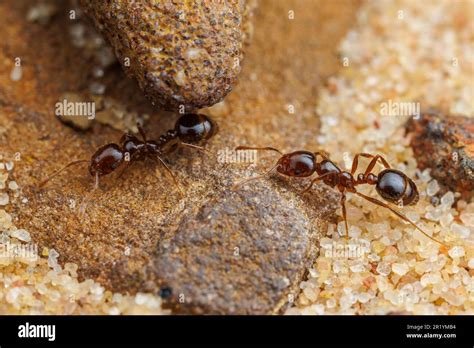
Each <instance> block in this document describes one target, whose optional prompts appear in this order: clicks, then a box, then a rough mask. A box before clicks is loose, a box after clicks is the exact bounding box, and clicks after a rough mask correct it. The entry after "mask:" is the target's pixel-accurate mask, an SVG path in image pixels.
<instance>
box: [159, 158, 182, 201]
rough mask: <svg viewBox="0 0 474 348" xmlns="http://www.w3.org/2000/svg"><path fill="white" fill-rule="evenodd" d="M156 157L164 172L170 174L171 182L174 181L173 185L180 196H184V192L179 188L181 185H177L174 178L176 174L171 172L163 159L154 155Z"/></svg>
mask: <svg viewBox="0 0 474 348" xmlns="http://www.w3.org/2000/svg"><path fill="white" fill-rule="evenodd" d="M156 157H157V159H158V160H159V161H160V163H161V164H162V165H163V167H164V168H165V170H166V172H167V173H168V174H169V175H170V176H171V178H172V179H173V182H174V185H175V186H176V188H177V189H178V190H179V193H180V194H181V196H182V197H184V192H183V190H182V188H181V186H180V185H179V183H178V180H177V179H176V176H175V175H174V174H173V172H172V171H171V169H170V167H168V165H167V164H166V163H165V161H163V159H162V158H161V157H160V156H156Z"/></svg>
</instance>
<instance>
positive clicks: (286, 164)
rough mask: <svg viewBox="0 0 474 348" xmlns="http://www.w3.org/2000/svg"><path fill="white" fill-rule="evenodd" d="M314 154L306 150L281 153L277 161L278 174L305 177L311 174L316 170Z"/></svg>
mask: <svg viewBox="0 0 474 348" xmlns="http://www.w3.org/2000/svg"><path fill="white" fill-rule="evenodd" d="M315 163H316V156H315V155H314V153H311V152H308V151H295V152H292V153H288V154H286V155H283V156H282V157H281V158H280V159H279V160H278V163H277V168H276V169H277V171H278V172H279V173H280V174H283V175H287V176H293V177H305V176H311V175H312V174H313V173H314V172H315V171H316V164H315Z"/></svg>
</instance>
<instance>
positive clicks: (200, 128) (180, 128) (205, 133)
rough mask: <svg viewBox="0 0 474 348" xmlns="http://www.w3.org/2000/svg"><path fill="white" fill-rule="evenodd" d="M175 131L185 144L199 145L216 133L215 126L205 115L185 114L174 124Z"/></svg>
mask: <svg viewBox="0 0 474 348" xmlns="http://www.w3.org/2000/svg"><path fill="white" fill-rule="evenodd" d="M175 130H176V132H177V136H178V137H179V139H180V140H181V141H183V142H185V143H191V144H195V143H200V142H202V141H205V140H208V139H209V138H211V137H212V136H213V135H214V134H215V133H216V131H217V126H216V124H215V123H214V122H213V121H212V120H211V119H210V118H209V117H207V116H206V115H202V114H185V115H183V116H181V117H180V118H179V119H178V121H177V122H176V126H175Z"/></svg>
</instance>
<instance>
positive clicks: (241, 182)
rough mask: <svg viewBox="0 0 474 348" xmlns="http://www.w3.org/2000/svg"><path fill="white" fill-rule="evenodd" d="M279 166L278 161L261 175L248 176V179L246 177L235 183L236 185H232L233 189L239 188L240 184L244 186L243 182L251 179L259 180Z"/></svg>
mask: <svg viewBox="0 0 474 348" xmlns="http://www.w3.org/2000/svg"><path fill="white" fill-rule="evenodd" d="M276 167H278V163H277V164H275V165H274V166H273V167H272V168H271V169H270V170H269V171H267V172H265V173H263V174H261V175H258V176H254V177H252V178H248V179H245V180H242V181H240V182H238V183H235V184H234V185H232V190H235V189H237V188H238V187H239V186H242V185H243V184H245V183H247V182H249V181H252V180H259V179H263V178H264V177H266V176H268V175H270V174H271V173H272V172H273V171H274V170H275V168H276Z"/></svg>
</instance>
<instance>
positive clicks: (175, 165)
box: [0, 0, 356, 312]
mask: <svg viewBox="0 0 474 348" xmlns="http://www.w3.org/2000/svg"><path fill="white" fill-rule="evenodd" d="M55 4H56V6H57V14H58V15H56V16H54V17H52V18H51V20H50V21H49V22H48V23H49V24H47V25H40V24H32V23H30V22H28V21H27V20H26V19H25V13H27V12H28V7H29V6H30V4H28V3H27V2H17V1H13V0H8V1H5V2H2V3H1V4H0V21H1V22H2V23H4V31H5V35H4V40H2V41H0V149H1V152H2V154H3V155H4V157H5V158H8V157H13V156H14V154H15V153H20V154H21V159H20V160H19V161H17V162H15V168H14V172H13V174H12V175H13V179H15V181H16V182H17V183H18V185H19V186H20V187H21V190H22V191H21V195H20V196H19V197H17V198H13V199H12V202H11V204H10V205H9V206H8V210H9V212H10V213H11V214H12V215H13V216H14V217H15V218H14V219H15V221H14V222H15V225H16V226H17V227H18V228H25V229H27V230H28V231H29V232H30V234H31V237H32V240H33V241H34V242H35V243H38V246H39V250H41V248H42V247H48V248H55V250H57V251H58V252H59V255H60V256H59V258H58V261H59V262H60V263H62V264H64V263H65V262H74V263H76V264H77V265H78V266H79V270H78V272H79V275H80V277H81V278H82V279H83V278H93V279H95V280H97V281H99V282H100V283H101V284H103V285H104V286H106V287H107V288H109V289H113V290H114V291H124V292H130V293H135V292H137V291H150V292H157V291H158V290H159V288H160V286H162V284H163V283H164V282H163V280H167V281H169V282H173V286H174V287H176V289H179V288H184V287H185V285H186V284H194V283H196V281H197V279H198V274H196V273H195V272H193V270H192V269H189V273H187V274H183V273H181V274H183V276H182V280H183V281H182V282H178V279H176V278H173V275H172V274H161V276H163V279H157V277H156V275H157V274H159V273H160V272H161V270H158V268H157V266H156V265H157V264H159V263H160V262H163V259H164V257H168V258H174V260H176V259H177V258H178V256H177V254H173V253H169V254H166V253H164V251H163V244H162V242H163V241H173V242H176V243H184V242H185V241H187V238H188V237H189V236H186V235H185V233H184V232H185V231H186V229H187V228H188V227H189V228H192V227H193V223H192V221H193V219H194V218H196V221H200V220H199V218H197V217H199V216H200V215H199V214H201V213H200V212H203V211H206V212H207V211H208V212H210V213H211V214H214V216H216V217H219V220H216V221H214V222H213V224H214V225H213V226H214V228H215V229H216V230H217V229H218V227H217V226H218V224H222V226H228V227H229V228H230V227H236V226H240V225H239V224H238V222H237V219H238V218H239V217H240V218H241V219H243V221H245V219H246V218H249V217H248V216H247V215H246V214H251V215H250V218H251V220H250V221H252V224H251V225H250V224H248V225H247V226H245V225H243V226H244V227H245V228H247V229H241V230H231V231H227V233H228V236H235V237H236V238H237V237H238V238H239V240H242V241H245V242H246V244H245V245H247V246H248V247H249V248H250V247H251V246H252V245H253V244H252V243H250V239H249V240H247V239H246V238H250V237H251V236H252V235H250V234H248V235H247V234H246V232H245V231H247V232H248V231H249V230H252V229H255V228H257V226H255V224H257V220H259V221H262V222H261V224H270V225H272V226H274V227H275V228H276V229H278V231H277V232H279V233H280V234H281V235H282V236H286V234H287V233H289V231H293V232H294V231H301V232H302V233H303V234H302V235H301V236H297V235H296V234H295V233H292V238H291V240H294V241H295V240H296V241H297V244H298V250H303V249H304V248H306V249H305V250H306V253H303V254H302V255H299V256H298V258H296V259H294V260H295V262H300V264H294V265H287V267H286V268H285V267H282V268H279V267H276V265H277V264H278V261H277V260H278V257H279V256H280V255H281V256H282V257H284V258H288V256H289V255H290V251H288V252H287V253H283V254H279V253H276V252H275V253H272V254H270V255H266V256H265V257H266V258H267V260H269V261H270V262H271V265H273V267H270V268H268V269H266V270H263V269H262V270H261V273H262V274H263V273H265V272H264V271H267V272H266V274H265V275H264V276H263V278H261V279H264V280H267V281H268V283H267V284H256V280H257V279H258V278H256V277H255V276H253V275H252V274H250V273H247V276H246V277H243V278H242V282H243V283H242V285H241V286H239V287H238V288H237V289H239V290H240V291H243V289H245V287H248V288H249V289H253V290H252V291H253V292H254V293H255V297H254V300H255V302H254V303H250V300H248V301H246V302H242V304H243V305H244V304H245V307H242V308H233V309H231V308H227V310H228V311H229V312H230V311H231V310H233V311H234V312H244V311H246V310H248V308H257V309H258V310H259V311H260V312H264V311H271V312H273V311H275V310H277V309H278V308H279V307H281V306H282V305H283V302H282V301H286V300H287V299H288V297H287V295H288V294H289V293H290V292H291V291H292V290H293V289H295V287H296V286H297V284H298V283H299V279H300V278H301V277H303V274H302V272H303V270H304V269H305V265H306V264H307V263H309V262H311V258H312V257H314V256H315V254H311V253H309V250H310V249H311V248H313V247H314V244H311V242H310V241H311V240H312V238H316V237H317V232H319V233H321V232H322V231H323V230H324V227H325V224H326V221H328V220H329V221H334V218H335V211H336V208H337V205H335V202H336V201H337V195H333V194H332V191H331V190H328V189H327V188H326V187H320V188H319V191H318V189H316V190H315V191H314V193H313V194H312V195H305V196H304V197H301V196H300V195H298V194H297V190H298V189H299V188H300V187H299V186H298V185H299V184H298V182H297V181H294V180H287V179H277V178H269V179H266V180H262V181H261V182H260V183H254V184H252V185H250V184H249V185H248V186H249V190H248V191H245V192H240V193H236V194H235V198H232V199H235V200H236V201H235V204H236V205H237V207H238V208H236V209H235V212H229V211H225V210H226V209H224V208H225V203H220V204H221V205H219V204H217V205H215V203H212V202H214V201H213V200H215V199H219V198H221V197H224V196H225V195H227V194H228V193H226V192H227V191H228V190H229V187H230V186H231V185H232V183H233V182H235V181H237V180H240V179H242V178H243V177H247V176H251V175H256V174H257V173H260V172H263V171H264V170H265V169H267V168H268V166H269V165H271V164H272V163H273V161H274V160H275V159H276V158H275V156H274V155H272V154H266V155H265V157H266V158H267V159H268V160H267V161H261V160H259V162H258V165H257V166H249V164H245V163H227V164H226V165H222V164H220V163H217V162H216V160H215V158H213V157H208V156H206V155H203V154H200V153H196V152H193V151H190V150H182V151H180V152H179V153H177V154H176V155H173V156H171V157H170V158H168V163H169V165H170V167H171V168H172V170H173V172H174V173H175V174H176V175H177V178H178V180H179V182H180V183H181V185H182V187H183V188H184V190H185V197H184V198H182V199H181V198H180V196H179V194H178V192H177V191H176V189H175V188H174V186H173V185H172V184H171V182H170V180H169V178H168V177H167V176H166V175H165V174H164V173H163V172H162V171H161V170H155V167H154V165H153V164H152V163H141V164H137V165H136V166H132V167H131V168H130V170H129V171H128V172H127V173H126V174H125V175H124V176H123V177H122V178H121V179H120V180H117V179H116V178H115V177H114V176H111V177H109V178H105V179H104V180H103V182H102V184H101V185H102V189H101V190H99V191H97V192H95V193H94V194H92V196H91V201H90V203H89V205H88V208H87V210H86V213H85V216H84V218H80V217H79V214H78V209H77V208H78V207H79V206H80V204H81V203H82V202H83V199H84V197H86V196H87V195H88V194H89V192H90V190H91V188H92V184H93V183H92V179H91V178H90V177H89V176H88V173H87V170H86V168H84V167H82V168H80V167H76V168H75V169H74V170H70V171H68V172H66V173H65V174H64V175H62V176H60V177H58V178H57V179H56V180H55V181H53V182H51V183H50V184H49V185H48V186H47V187H46V188H45V189H44V190H42V191H37V190H36V189H35V185H36V184H37V183H38V182H39V181H40V180H42V179H44V178H45V176H47V175H48V174H49V173H51V172H53V171H54V170H56V169H58V168H59V167H61V166H63V165H64V164H66V163H68V162H69V161H71V160H74V159H82V158H89V157H90V155H91V154H92V153H93V152H94V150H95V149H96V148H97V147H98V146H100V145H103V144H105V143H108V142H113V141H118V140H119V139H120V136H121V134H122V132H120V131H118V130H117V129H114V128H113V127H111V126H106V125H103V124H99V123H97V122H95V123H94V124H93V125H92V128H91V129H90V130H89V131H87V132H82V133H81V132H77V131H74V130H73V129H71V128H69V127H66V126H64V124H63V123H61V122H60V121H59V120H57V118H56V117H55V116H54V106H55V103H56V102H57V101H58V100H60V99H61V97H62V96H63V94H64V93H66V92H71V93H77V94H79V95H83V94H87V93H88V91H89V85H90V83H91V81H96V80H99V81H100V82H101V83H103V84H104V85H105V86H106V92H105V94H106V97H107V98H110V99H112V100H114V99H115V100H118V101H120V103H121V108H122V107H123V108H124V109H125V110H126V111H127V110H128V111H127V112H129V113H132V112H133V113H137V114H138V115H140V116H143V115H148V116H149V117H148V118H145V117H144V119H148V122H146V124H145V127H146V130H147V132H148V134H149V136H150V138H157V137H158V136H159V135H160V134H162V133H164V132H165V131H166V130H167V129H169V128H170V127H172V125H173V123H174V121H175V119H176V117H177V116H176V115H172V114H168V113H163V112H160V111H157V109H156V108H154V107H153V106H152V105H151V104H150V103H149V102H148V101H147V99H145V98H144V97H143V94H142V92H141V91H140V89H138V88H137V87H136V85H135V82H134V81H133V80H130V79H127V78H126V76H125V74H124V73H123V72H122V69H121V68H120V67H119V66H118V65H110V66H108V67H107V68H106V69H105V74H104V76H103V77H102V78H100V79H99V78H96V77H93V76H92V75H91V74H90V72H91V71H93V68H94V67H95V64H96V63H95V61H94V59H91V57H93V56H94V54H93V52H90V49H89V48H88V45H86V46H85V47H76V46H75V45H73V41H72V40H71V37H70V36H69V35H65V34H64V33H65V31H69V29H70V27H71V26H72V25H77V24H79V23H78V22H79V21H80V19H79V20H76V21H74V22H71V21H70V20H69V19H68V18H67V17H66V15H60V14H67V13H68V11H69V9H70V7H69V5H68V4H67V3H66V2H63V1H57V2H55ZM355 8H356V4H352V3H338V4H336V5H334V4H331V3H329V2H326V1H321V2H319V1H313V0H311V1H301V0H297V1H276V2H274V1H263V2H262V3H261V6H260V7H259V9H258V12H257V14H256V20H255V23H256V28H255V33H254V35H255V36H254V41H253V43H252V45H251V46H250V47H249V51H248V52H247V53H246V54H247V56H246V59H245V64H244V65H243V71H242V74H241V75H240V77H239V79H240V83H239V84H238V85H237V87H236V89H235V91H234V92H233V93H231V94H229V95H228V96H227V98H226V99H225V101H224V102H223V103H220V104H218V105H215V106H214V107H212V108H210V109H207V110H202V112H203V113H207V114H209V115H211V116H212V117H213V118H214V119H215V120H216V121H217V122H218V124H219V126H220V132H219V133H218V134H217V136H216V137H215V138H213V139H211V141H210V142H209V144H208V146H207V147H208V149H209V150H210V151H212V152H213V153H217V152H219V151H224V150H230V149H232V148H234V147H235V146H236V145H245V144H255V145H272V146H275V147H278V148H280V149H282V150H284V151H290V150H294V149H302V148H306V149H309V150H316V149H317V142H316V136H317V134H318V128H319V118H318V115H317V114H316V112H315V109H316V94H317V91H318V88H319V87H320V86H321V85H322V83H323V82H324V81H325V78H326V77H327V76H329V75H332V74H335V73H336V72H337V70H338V69H339V67H340V65H339V63H338V59H337V55H336V54H335V46H336V43H337V41H338V39H339V38H340V37H341V36H342V35H343V34H344V33H345V31H346V29H347V28H348V27H349V26H350V23H351V20H352V18H353V15H354V12H355V11H354V9H355ZM290 9H291V10H293V11H294V12H295V16H296V18H297V20H296V19H295V20H289V19H288V11H289V10H290ZM282 18H283V19H282ZM38 37H41V38H42V40H38V39H37V38H38ZM38 52H41V53H42V54H38ZM12 57H21V61H22V78H21V79H20V80H19V81H15V82H12V80H11V78H10V74H11V71H12V69H13V64H14V61H13V58H12ZM71 67H74V69H71ZM122 104H123V105H122ZM289 104H291V105H292V106H293V107H294V113H290V112H289ZM102 112H105V110H104V111H102ZM119 128H120V127H119ZM259 158H260V156H259ZM262 158H263V157H262ZM305 183H306V181H305V182H304V183H303V182H302V183H301V184H302V185H303V184H305ZM266 196H268V197H267V199H268V203H269V206H268V208H266V209H264V208H263V207H262V208H261V207H256V206H255V205H253V203H250V204H251V205H250V207H252V206H254V207H255V208H256V209H255V211H253V210H249V209H250V208H248V207H247V206H245V205H244V204H243V203H238V199H243V197H245V198H249V199H255V198H257V199H258V198H260V199H265V197H266ZM232 197H234V196H232ZM239 197H241V198H239ZM24 199H27V200H24ZM228 199H230V197H228ZM249 202H251V201H249ZM222 204H224V205H222ZM287 204H291V205H289V206H286V205H287ZM202 206H205V207H202ZM213 207H214V208H213ZM288 207H291V212H290V211H289V208H288ZM257 208H258V209H257ZM273 211H274V212H275V213H272V212H273ZM277 212H278V214H280V213H282V212H288V214H289V216H292V217H293V220H292V221H294V222H295V225H294V226H291V229H289V230H286V228H287V227H289V225H288V223H287V222H285V221H284V220H283V219H282V220H281V221H280V220H279V221H280V225H276V223H277V221H275V220H276V217H277V215H276V214H277ZM321 216H322V217H324V219H323V220H321V219H320V218H321ZM267 218H268V219H270V220H268V221H266V222H265V219H267ZM279 219H281V218H280V217H279ZM201 223H203V222H201ZM307 226H310V228H307ZM259 236H260V234H259ZM173 238H175V239H173ZM298 238H299V239H298ZM221 241H222V242H223V243H224V242H226V243H228V244H227V245H231V244H232V243H231V242H230V241H226V240H224V239H222V240H221ZM277 242H278V243H277V244H276V245H275V248H282V246H283V245H284V243H287V241H285V240H280V241H277ZM258 243H259V241H258V240H255V243H254V244H255V245H256V246H255V248H257V246H258ZM315 244H316V246H317V243H315ZM242 245H244V244H243V242H242ZM267 245H268V244H267ZM303 247H304V248H303ZM188 248H189V251H195V250H199V251H201V252H204V249H203V248H201V249H199V248H198V246H196V245H189V246H188ZM244 249H245V248H244ZM169 250H172V249H169ZM250 250H254V249H250ZM255 250H256V249H255ZM211 251H212V250H208V254H204V253H203V254H201V255H200V256H201V258H204V256H206V259H205V260H207V261H203V262H208V264H209V265H212V266H213V267H210V268H209V269H208V270H207V272H211V273H210V274H211V275H210V276H211V277H213V279H218V278H219V277H221V275H222V272H221V269H220V268H219V267H217V266H218V263H217V262H215V261H214V260H212V258H211V256H212V254H211ZM224 252H228V249H227V248H224V249H223V253H224ZM305 255H306V256H307V257H305ZM191 256H192V255H188V254H185V253H183V254H182V256H181V257H182V258H183V265H186V264H187V265H189V264H190V263H191V264H192V262H191V261H192V259H191V258H190V257H191ZM253 257H254V258H256V257H257V255H254V256H253ZM262 257H263V256H262ZM240 260H241V261H240V262H244V261H245V259H240ZM185 261H186V262H185ZM246 262H250V263H251V264H252V265H254V267H255V269H256V268H257V266H258V265H259V264H260V265H263V263H262V262H259V259H253V260H252V259H250V260H248V259H247V261H246ZM214 267H217V268H214ZM214 271H215V273H212V272H214ZM181 272H182V271H181ZM275 272H276V273H275ZM279 277H287V278H288V279H289V280H290V285H289V286H288V287H287V288H281V289H280V290H278V291H277V288H272V286H271V284H273V282H274V281H276V279H279ZM233 281H234V280H233V279H232V278H231V277H224V278H221V279H220V282H219V284H221V285H222V284H226V282H227V284H232V283H233ZM244 282H245V283H244ZM285 283H286V282H285ZM213 284H214V283H205V284H200V288H199V289H194V292H193V293H192V296H193V300H194V301H193V302H191V303H190V305H189V306H186V307H185V308H184V307H179V308H177V310H182V311H185V312H189V311H192V312H198V311H216V312H217V311H219V312H222V311H224V310H226V309H225V308H224V307H223V306H222V303H220V304H219V303H214V304H206V303H204V302H203V301H202V298H203V297H202V296H204V294H205V293H206V292H208V290H212V291H216V293H220V294H222V293H224V292H223V290H222V289H219V290H218V291H219V292H217V289H212V287H213ZM269 289H271V292H270V293H268V294H263V293H260V291H268V290H269ZM176 291H178V290H176ZM247 291H250V290H247ZM246 294H249V292H245V293H243V294H242V295H240V296H241V298H242V299H243V300H244V299H245V298H247V295H246ZM190 298H191V297H190ZM170 304H171V305H173V303H172V302H171V303H170ZM218 304H219V306H218ZM211 306H213V307H211Z"/></svg>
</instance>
